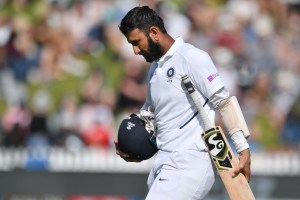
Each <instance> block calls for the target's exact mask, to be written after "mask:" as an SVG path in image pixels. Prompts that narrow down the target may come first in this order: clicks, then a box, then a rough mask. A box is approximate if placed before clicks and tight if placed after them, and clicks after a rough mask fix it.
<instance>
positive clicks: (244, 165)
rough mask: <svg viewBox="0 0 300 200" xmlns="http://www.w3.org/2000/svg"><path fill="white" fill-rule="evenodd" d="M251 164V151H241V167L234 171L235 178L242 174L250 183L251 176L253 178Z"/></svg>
mask: <svg viewBox="0 0 300 200" xmlns="http://www.w3.org/2000/svg"><path fill="white" fill-rule="evenodd" d="M250 164H251V155H250V150H249V149H245V150H243V151H241V152H240V154H239V165H238V167H237V168H236V169H235V170H234V171H233V173H234V176H237V175H238V174H239V173H242V174H244V176H245V178H246V179H247V181H248V182H250V176H251V169H250Z"/></svg>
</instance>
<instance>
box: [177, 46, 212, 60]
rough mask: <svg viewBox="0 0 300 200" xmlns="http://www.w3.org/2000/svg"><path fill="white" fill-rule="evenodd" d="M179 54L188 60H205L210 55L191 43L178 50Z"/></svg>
mask: <svg viewBox="0 0 300 200" xmlns="http://www.w3.org/2000/svg"><path fill="white" fill-rule="evenodd" d="M177 53H178V54H179V55H181V56H183V57H186V58H193V59H195V57H196V58H205V57H207V56H209V55H208V53H207V52H206V51H204V50H202V49H199V48H197V47H195V46H194V45H192V44H190V43H184V44H182V45H181V46H180V48H178V50H177Z"/></svg>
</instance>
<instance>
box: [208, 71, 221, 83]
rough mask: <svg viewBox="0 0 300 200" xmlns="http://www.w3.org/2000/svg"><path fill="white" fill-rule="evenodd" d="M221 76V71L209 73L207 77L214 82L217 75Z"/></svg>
mask: <svg viewBox="0 0 300 200" xmlns="http://www.w3.org/2000/svg"><path fill="white" fill-rule="evenodd" d="M218 76H219V73H218V72H217V73H214V74H211V75H209V76H208V77H207V80H208V81H209V82H212V81H213V80H214V79H215V78H216V77H218Z"/></svg>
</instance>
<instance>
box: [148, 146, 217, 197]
mask: <svg viewBox="0 0 300 200" xmlns="http://www.w3.org/2000/svg"><path fill="white" fill-rule="evenodd" d="M214 181H215V176H214V171H213V168H212V163H211V160H210V158H209V154H208V153H207V152H204V151H198V150H186V149H185V150H177V151H174V152H163V151H159V152H158V154H157V156H156V159H155V162H154V165H153V167H152V169H151V171H150V174H149V177H148V182H147V183H148V187H149V192H148V195H147V197H146V200H200V199H203V198H204V197H205V196H206V195H207V193H208V192H209V190H210V189H211V187H212V185H213V183H214Z"/></svg>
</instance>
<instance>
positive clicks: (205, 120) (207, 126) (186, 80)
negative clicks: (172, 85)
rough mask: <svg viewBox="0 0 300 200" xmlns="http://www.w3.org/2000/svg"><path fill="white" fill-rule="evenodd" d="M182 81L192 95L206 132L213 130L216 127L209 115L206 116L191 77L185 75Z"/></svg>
mask: <svg viewBox="0 0 300 200" xmlns="http://www.w3.org/2000/svg"><path fill="white" fill-rule="evenodd" d="M181 80H182V82H183V84H184V86H185V87H186V89H187V91H188V93H189V94H190V96H191V98H192V100H193V102H194V104H195V105H196V108H197V110H198V112H199V114H200V118H201V120H202V121H203V124H204V130H205V131H206V130H208V129H211V128H213V127H214V126H213V124H212V123H211V121H210V120H209V118H208V116H207V114H206V112H205V110H204V108H203V106H202V104H201V102H200V99H199V97H198V96H197V93H196V90H195V88H194V86H193V84H192V82H191V80H190V78H189V76H188V75H183V76H182V77H181Z"/></svg>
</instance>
